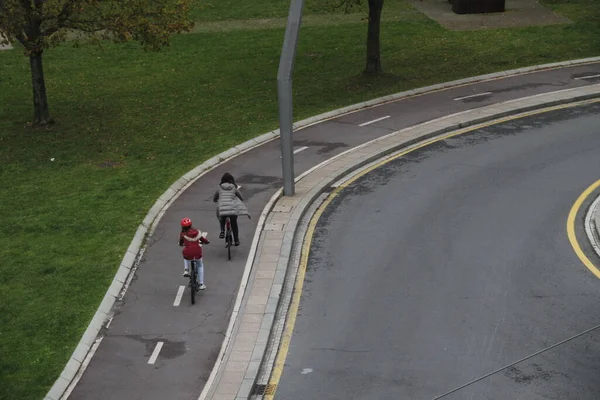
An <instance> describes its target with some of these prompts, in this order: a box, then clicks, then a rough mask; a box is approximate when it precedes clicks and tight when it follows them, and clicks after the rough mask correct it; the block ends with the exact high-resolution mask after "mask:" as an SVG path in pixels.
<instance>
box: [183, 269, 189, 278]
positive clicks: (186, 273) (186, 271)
mask: <svg viewBox="0 0 600 400" xmlns="http://www.w3.org/2000/svg"><path fill="white" fill-rule="evenodd" d="M183 277H184V278H189V277H190V271H188V270H187V269H186V270H185V271H183Z"/></svg>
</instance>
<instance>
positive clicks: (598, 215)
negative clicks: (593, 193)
mask: <svg viewBox="0 0 600 400" xmlns="http://www.w3.org/2000/svg"><path fill="white" fill-rule="evenodd" d="M584 225H585V233H586V235H587V237H588V240H589V241H590V244H591V245H592V247H593V248H594V251H595V252H596V254H597V255H598V257H600V195H598V197H596V199H595V200H594V201H593V202H592V204H591V205H590V208H589V209H588V211H587V212H586V215H585V222H584Z"/></svg>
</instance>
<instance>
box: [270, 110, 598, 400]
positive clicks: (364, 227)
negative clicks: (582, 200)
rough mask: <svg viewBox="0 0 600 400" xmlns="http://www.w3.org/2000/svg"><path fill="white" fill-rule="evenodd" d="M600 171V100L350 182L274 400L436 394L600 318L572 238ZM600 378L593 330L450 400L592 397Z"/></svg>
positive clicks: (321, 250) (329, 224)
mask: <svg viewBox="0 0 600 400" xmlns="http://www.w3.org/2000/svg"><path fill="white" fill-rule="evenodd" d="M599 175H600V105H598V104H596V105H594V106H587V107H583V108H576V109H567V110H561V111H556V112H551V113H547V114H543V115H541V116H537V117H531V118H526V119H523V120H517V121H513V122H508V123H504V124H501V125H496V126H492V127H488V128H485V129H482V130H479V131H475V132H472V133H469V134H466V135H462V136H459V137H456V138H451V139H447V140H444V141H443V142H439V143H437V144H435V145H432V146H430V147H427V148H424V149H422V150H419V151H416V152H413V153H410V154H408V155H406V156H404V157H402V158H399V159H397V160H395V161H392V162H391V163H389V164H387V165H385V166H383V167H381V168H379V169H376V170H374V171H372V172H370V173H368V174H367V175H365V176H363V177H362V178H360V179H359V180H358V181H356V182H354V183H353V184H351V185H350V186H349V187H348V188H346V189H344V190H343V191H342V192H341V193H340V194H339V195H338V196H337V197H336V198H335V199H334V200H333V202H332V203H331V205H330V206H329V207H328V208H327V209H326V210H325V213H324V214H323V216H322V217H321V219H320V220H319V222H318V225H317V229H316V231H315V235H314V239H313V245H312V248H311V254H310V257H309V262H308V268H307V275H306V280H305V284H304V291H303V295H302V299H301V302H300V311H299V314H298V317H297V321H296V324H295V329H294V334H293V336H292V340H291V344H290V349H289V353H288V356H287V359H286V364H285V368H284V371H283V375H282V378H281V381H280V382H279V385H278V388H277V392H276V396H275V398H276V399H281V400H295V399H361V400H367V399H377V400H381V399H394V400H400V399H407V400H408V399H410V400H418V399H424V400H425V399H427V400H431V399H434V398H436V397H437V396H441V395H443V394H444V393H447V392H448V391H450V390H452V389H455V388H457V387H460V386H462V385H464V384H467V383H469V382H471V381H473V380H475V379H478V378H480V377H482V376H484V375H486V374H488V373H490V372H492V371H495V370H497V369H499V368H502V367H504V366H506V365H509V364H511V363H513V362H515V361H517V360H520V359H522V358H524V357H527V356H529V355H531V354H534V353H535V352H537V351H539V350H541V349H544V348H547V347H549V346H551V345H553V344H555V343H558V342H560V341H562V340H564V339H567V338H569V337H572V336H573V335H576V334H578V333H580V332H583V331H585V330H587V329H589V328H592V327H594V326H597V325H598V324H600V308H599V306H598V304H599V303H600V281H599V280H598V279H597V278H596V277H595V276H594V275H593V274H592V273H591V272H590V271H588V270H587V269H586V267H585V266H584V265H583V264H582V263H581V262H580V261H579V259H578V258H577V257H576V255H575V253H574V251H573V249H572V248H571V246H570V244H569V241H568V238H567V233H566V221H567V215H568V213H569V211H570V209H571V206H572V205H573V203H574V201H575V200H576V199H577V197H578V196H579V195H580V194H581V192H583V190H585V188H586V187H587V186H589V185H590V184H591V183H592V182H594V181H596V180H597V179H598V178H599ZM582 219H583V216H582V215H580V216H579V217H578V221H579V222H580V223H581V222H582ZM579 236H580V240H581V241H582V242H583V240H584V239H583V236H582V235H581V227H580V232H579ZM590 257H591V258H592V256H591V255H590ZM592 260H593V262H595V263H597V265H600V263H599V262H598V259H597V258H596V257H593V258H592ZM599 372H600V330H598V331H593V332H591V333H589V334H586V335H583V336H581V337H579V338H577V339H573V340H571V341H568V342H566V343H565V344H562V345H560V346H558V347H556V348H554V349H552V350H549V351H546V352H543V353H542V354H540V355H538V356H535V357H533V358H530V359H528V360H526V361H523V362H521V363H518V364H516V365H514V366H512V367H510V368H507V369H504V370H502V371H500V372H498V373H496V374H494V375H492V376H490V377H488V378H486V379H483V380H481V381H479V382H477V383H474V384H472V385H469V386H467V387H466V388H464V389H461V390H459V391H457V392H455V393H453V394H450V395H447V396H444V397H442V398H443V399H445V400H458V399H477V400H485V399H489V400H501V399H502V400H505V399H561V400H564V399H578V400H584V399H590V400H596V399H598V398H600V380H599V379H598V376H599Z"/></svg>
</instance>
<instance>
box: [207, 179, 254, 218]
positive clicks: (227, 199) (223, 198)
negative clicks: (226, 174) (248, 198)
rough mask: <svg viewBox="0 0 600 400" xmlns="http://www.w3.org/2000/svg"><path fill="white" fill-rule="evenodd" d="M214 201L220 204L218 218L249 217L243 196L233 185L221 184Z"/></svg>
mask: <svg viewBox="0 0 600 400" xmlns="http://www.w3.org/2000/svg"><path fill="white" fill-rule="evenodd" d="M213 201H214V202H218V205H217V216H221V215H223V216H226V215H248V209H247V208H246V205H245V204H244V198H243V197H242V194H241V193H240V192H239V190H237V188H236V186H235V185H233V184H231V183H227V182H225V183H222V184H220V185H219V187H218V189H217V191H216V192H215V195H214V196H213Z"/></svg>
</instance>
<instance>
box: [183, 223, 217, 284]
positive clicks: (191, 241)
mask: <svg viewBox="0 0 600 400" xmlns="http://www.w3.org/2000/svg"><path fill="white" fill-rule="evenodd" d="M201 243H205V244H208V243H210V242H209V241H208V239H206V238H205V237H204V236H202V232H200V231H199V230H198V229H196V228H194V227H193V226H192V220H191V219H189V218H184V219H182V220H181V233H180V234H179V245H180V246H183V252H182V253H183V262H184V270H183V276H185V277H189V276H190V265H191V260H198V288H199V289H200V290H205V289H206V285H204V262H203V261H202V246H201V245H200V244H201Z"/></svg>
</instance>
